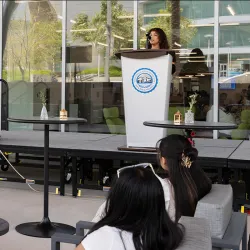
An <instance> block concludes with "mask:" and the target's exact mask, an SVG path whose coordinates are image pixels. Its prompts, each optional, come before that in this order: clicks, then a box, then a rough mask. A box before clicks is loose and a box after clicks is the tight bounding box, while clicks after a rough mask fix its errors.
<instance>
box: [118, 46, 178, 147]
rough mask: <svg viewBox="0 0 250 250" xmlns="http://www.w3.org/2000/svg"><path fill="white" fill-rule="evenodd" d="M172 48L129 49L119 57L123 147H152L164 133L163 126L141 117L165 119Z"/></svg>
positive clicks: (165, 132)
mask: <svg viewBox="0 0 250 250" xmlns="http://www.w3.org/2000/svg"><path fill="white" fill-rule="evenodd" d="M174 55H175V54H174V52H173V51H169V50H130V51H122V52H119V53H117V54H116V56H117V57H119V58H121V64H122V77H123V95H124V109H125V122H126V134H127V147H129V148H155V146H156V143H157V141H158V140H159V139H161V138H163V137H164V136H166V134H167V131H166V129H164V128H151V127H146V126H144V125H143V122H144V121H153V120H167V118H168V107H169V97H170V85H171V79H172V74H171V72H172V59H173V56H174Z"/></svg>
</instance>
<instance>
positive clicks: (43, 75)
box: [2, 1, 62, 130]
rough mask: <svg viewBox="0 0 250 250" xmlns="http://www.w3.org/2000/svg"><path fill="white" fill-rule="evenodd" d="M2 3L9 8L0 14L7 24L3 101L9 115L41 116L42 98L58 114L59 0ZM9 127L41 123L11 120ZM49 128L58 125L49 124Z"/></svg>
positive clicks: (48, 107)
mask: <svg viewBox="0 0 250 250" xmlns="http://www.w3.org/2000/svg"><path fill="white" fill-rule="evenodd" d="M4 4H5V7H6V8H4V9H5V10H8V12H7V11H6V12H5V13H4V14H3V15H4V19H3V27H6V28H5V29H3V48H4V61H3V78H4V79H6V80H7V82H8V89H9V95H8V98H6V99H5V101H6V104H3V105H5V106H7V109H8V112H9V116H10V117H16V116H20V115H21V116H23V117H25V116H33V115H35V116H40V113H41V109H42V102H44V103H45V105H46V108H47V110H48V113H49V115H51V116H55V115H58V112H59V108H60V105H61V83H60V82H61V57H60V51H61V40H62V38H61V33H60V30H61V20H60V17H61V2H59V1H46V2H45V1H43V2H40V1H38V2H35V1H32V2H25V1H20V2H18V1H6V2H5V3H4ZM7 5H8V6H7ZM11 13H12V15H11ZM41 93H43V95H44V97H45V98H44V100H42V99H41ZM7 99H8V100H7ZM6 116H7V113H6ZM2 119H3V120H5V119H7V117H2ZM6 124H7V123H6ZM2 129H6V128H2ZM9 129H10V130H14V129H24V130H27V129H43V127H42V126H38V125H32V124H18V123H10V124H9ZM51 129H52V130H58V129H59V128H58V126H51Z"/></svg>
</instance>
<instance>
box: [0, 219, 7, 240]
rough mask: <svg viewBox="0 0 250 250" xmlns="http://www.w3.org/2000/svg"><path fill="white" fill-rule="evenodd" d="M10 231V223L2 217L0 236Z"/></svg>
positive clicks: (0, 220)
mask: <svg viewBox="0 0 250 250" xmlns="http://www.w3.org/2000/svg"><path fill="white" fill-rule="evenodd" d="M8 232H9V223H8V222H7V221H6V220H4V219H1V218H0V236H1V235H4V234H6V233H8Z"/></svg>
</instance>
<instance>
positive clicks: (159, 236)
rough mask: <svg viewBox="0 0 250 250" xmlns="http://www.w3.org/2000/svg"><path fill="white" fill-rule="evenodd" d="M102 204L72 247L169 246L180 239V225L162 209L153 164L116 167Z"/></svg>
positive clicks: (132, 249)
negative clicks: (98, 215)
mask: <svg viewBox="0 0 250 250" xmlns="http://www.w3.org/2000/svg"><path fill="white" fill-rule="evenodd" d="M117 177H118V178H117V179H116V181H115V182H114V185H113V186H112V187H111V189H110V192H109V195H108V198H107V201H106V207H105V216H104V217H103V218H102V219H101V220H100V221H99V222H98V223H96V224H95V225H94V227H93V228H92V229H91V230H90V232H89V233H88V234H87V236H86V237H85V238H84V239H83V241H82V243H81V244H80V245H79V246H78V247H77V248H76V250H102V249H103V250H124V249H128V250H142V249H155V250H172V249H176V248H177V247H178V246H179V244H180V243H181V241H182V239H183V229H184V228H183V226H181V225H179V224H176V223H174V222H173V221H172V220H171V219H170V218H169V216H168V213H167V212H166V209H165V200H164V192H163V188H162V184H161V182H160V181H159V177H158V176H156V175H155V173H154V170H153V168H152V167H151V169H147V168H144V167H140V166H134V167H125V168H122V169H119V170H118V171H117Z"/></svg>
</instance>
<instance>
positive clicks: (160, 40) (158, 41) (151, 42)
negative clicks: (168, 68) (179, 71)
mask: <svg viewBox="0 0 250 250" xmlns="http://www.w3.org/2000/svg"><path fill="white" fill-rule="evenodd" d="M146 36H147V46H146V47H147V49H169V44H168V39H167V35H166V33H165V32H164V31H163V30H162V29H160V28H153V29H151V30H149V32H148V33H147V34H146ZM171 55H172V57H173V65H172V74H174V73H175V71H176V68H175V62H176V58H175V53H174V52H172V51H171Z"/></svg>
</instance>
